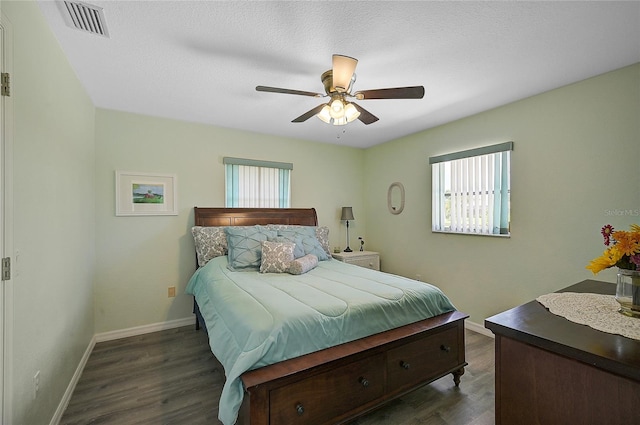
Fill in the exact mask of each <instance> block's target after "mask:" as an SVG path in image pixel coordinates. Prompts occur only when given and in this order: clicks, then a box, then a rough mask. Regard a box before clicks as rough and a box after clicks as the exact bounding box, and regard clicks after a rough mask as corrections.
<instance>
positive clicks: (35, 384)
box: [33, 371, 40, 400]
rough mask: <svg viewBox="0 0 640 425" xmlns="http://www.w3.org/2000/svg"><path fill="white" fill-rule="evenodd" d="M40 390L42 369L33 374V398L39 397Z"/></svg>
mask: <svg viewBox="0 0 640 425" xmlns="http://www.w3.org/2000/svg"><path fill="white" fill-rule="evenodd" d="M38 391H40V371H37V372H36V374H35V375H33V399H34V400H35V399H36V397H38Z"/></svg>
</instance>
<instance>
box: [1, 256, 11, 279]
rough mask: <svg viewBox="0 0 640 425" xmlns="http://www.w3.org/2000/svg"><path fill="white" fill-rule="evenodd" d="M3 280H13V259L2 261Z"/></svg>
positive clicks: (8, 258)
mask: <svg viewBox="0 0 640 425" xmlns="http://www.w3.org/2000/svg"><path fill="white" fill-rule="evenodd" d="M2 280H11V257H5V258H3V259H2Z"/></svg>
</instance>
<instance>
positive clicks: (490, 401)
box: [60, 327, 495, 425]
mask: <svg viewBox="0 0 640 425" xmlns="http://www.w3.org/2000/svg"><path fill="white" fill-rule="evenodd" d="M466 345H467V347H466V349H467V351H466V356H467V362H468V363H469V366H467V367H466V368H465V374H464V375H463V376H462V382H461V384H460V388H456V387H455V386H454V385H453V380H452V378H451V375H448V376H446V377H444V378H441V379H439V380H437V381H435V382H433V383H432V384H430V385H427V386H424V387H422V388H420V389H418V390H416V391H414V392H412V393H410V394H408V395H406V396H404V397H402V398H400V399H398V400H395V401H392V402H390V403H388V404H386V405H385V406H383V407H382V408H380V409H378V410H376V411H374V412H371V413H369V414H367V415H365V416H363V417H361V418H359V419H358V420H357V421H354V422H353V423H352V424H353V425H356V424H357V425H382V424H388V425H417V424H421V425H489V424H493V423H494V417H495V412H494V381H493V380H494V350H493V339H491V338H489V337H486V336H484V335H480V334H478V333H475V332H470V331H467V333H466ZM223 383H224V371H223V369H222V366H221V365H220V363H218V361H217V360H216V359H215V357H214V356H213V355H212V354H211V351H210V349H209V345H208V342H207V337H206V335H205V334H204V332H202V331H195V330H194V329H193V327H183V328H177V329H171V330H167V331H162V332H155V333H152V334H146V335H141V336H135V337H130V338H123V339H119V340H115V341H108V342H101V343H98V344H96V346H95V348H94V350H93V352H92V353H91V357H90V358H89V361H88V362H87V365H86V367H85V370H84V372H83V374H82V377H81V378H80V381H79V382H78V385H77V386H76V389H75V391H74V393H73V396H72V397H71V401H70V402H69V406H68V407H67V410H66V411H65V413H64V415H63V417H62V420H61V422H60V423H61V424H64V425H73V424H77V425H86V424H117V425H133V424H154V425H155V424H180V425H182V424H188V425H198V424H210V425H219V424H220V422H219V421H218V419H217V416H218V398H219V396H220V391H221V389H222V384H223Z"/></svg>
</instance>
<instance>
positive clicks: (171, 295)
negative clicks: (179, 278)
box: [167, 286, 176, 298]
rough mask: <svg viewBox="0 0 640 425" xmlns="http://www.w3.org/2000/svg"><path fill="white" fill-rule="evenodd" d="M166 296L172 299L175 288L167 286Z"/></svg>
mask: <svg viewBox="0 0 640 425" xmlns="http://www.w3.org/2000/svg"><path fill="white" fill-rule="evenodd" d="M167 294H168V295H169V298H173V297H175V296H176V287H175V286H169V290H168V291H167Z"/></svg>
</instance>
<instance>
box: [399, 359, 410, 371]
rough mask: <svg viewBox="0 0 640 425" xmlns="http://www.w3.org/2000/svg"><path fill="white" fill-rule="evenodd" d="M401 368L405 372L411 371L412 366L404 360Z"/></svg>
mask: <svg viewBox="0 0 640 425" xmlns="http://www.w3.org/2000/svg"><path fill="white" fill-rule="evenodd" d="M400 367H401V368H403V369H404V370H409V368H410V367H411V364H409V363H407V362H405V361H404V360H403V361H401V362H400Z"/></svg>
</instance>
